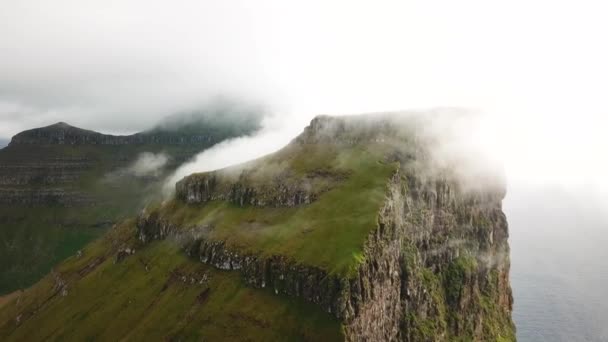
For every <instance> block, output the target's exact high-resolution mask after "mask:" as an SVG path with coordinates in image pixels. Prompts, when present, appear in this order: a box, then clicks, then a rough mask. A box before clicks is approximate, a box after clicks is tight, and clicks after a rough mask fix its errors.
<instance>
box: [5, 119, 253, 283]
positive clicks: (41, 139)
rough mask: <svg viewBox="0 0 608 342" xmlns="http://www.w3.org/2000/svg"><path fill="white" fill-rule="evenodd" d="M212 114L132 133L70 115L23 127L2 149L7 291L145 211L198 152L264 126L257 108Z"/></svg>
mask: <svg viewBox="0 0 608 342" xmlns="http://www.w3.org/2000/svg"><path fill="white" fill-rule="evenodd" d="M205 114H206V113H197V115H190V116H189V121H188V122H187V125H186V126H187V127H182V126H177V127H172V128H166V127H165V125H164V124H163V125H158V126H155V127H154V128H152V129H150V130H148V131H144V132H140V133H137V134H132V135H125V136H117V135H108V134H102V133H98V132H94V131H90V130H86V129H82V128H78V127H74V126H71V125H69V124H67V123H64V122H59V123H56V124H54V125H50V126H47V127H41V128H35V129H31V130H27V131H24V132H21V133H19V134H17V135H15V136H14V137H13V138H12V139H11V142H10V143H9V144H8V146H7V147H5V148H3V149H1V150H0V243H1V245H2V246H3V247H2V248H0V294H2V293H7V292H10V291H14V290H15V289H18V288H24V287H27V286H29V285H31V284H33V283H34V282H35V281H37V280H39V279H40V277H41V276H43V275H44V274H46V273H48V272H49V270H50V269H51V267H52V265H54V264H56V263H57V262H58V261H60V260H62V259H64V258H66V257H67V256H69V255H72V254H73V253H75V252H76V251H77V250H78V249H79V248H81V247H83V246H84V245H85V244H86V243H87V242H89V241H91V240H92V239H94V238H96V237H98V236H99V235H100V234H102V233H103V232H104V231H105V230H106V229H107V228H109V227H111V226H112V225H113V224H114V223H116V222H118V221H121V220H124V219H125V218H127V217H129V216H132V215H134V214H135V213H137V211H138V210H139V209H141V208H142V207H143V206H144V205H145V204H146V203H147V202H149V201H151V200H153V199H154V198H156V197H158V196H159V195H160V188H161V186H162V182H163V180H164V178H165V177H166V176H167V175H168V174H169V173H170V172H172V171H173V170H175V169H176V168H177V167H178V166H179V165H180V164H182V163H183V162H185V161H187V160H188V159H190V158H191V157H193V156H194V155H195V154H197V153H198V152H200V151H202V150H204V149H205V148H208V147H210V146H212V145H214V144H216V143H218V142H220V141H222V140H225V139H228V138H231V137H236V136H241V135H243V134H248V133H251V132H253V131H255V130H257V129H259V127H260V126H259V124H260V122H259V120H258V118H261V117H260V116H257V115H251V116H249V117H248V118H249V120H248V121H243V122H242V124H240V125H234V124H233V123H232V122H230V123H228V122H220V121H217V120H216V121H213V122H211V121H210V120H209V119H207V117H209V115H208V114H207V115H205ZM183 123H184V124H186V121H183Z"/></svg>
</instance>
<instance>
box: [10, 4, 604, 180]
mask: <svg viewBox="0 0 608 342" xmlns="http://www.w3.org/2000/svg"><path fill="white" fill-rule="evenodd" d="M606 13H607V11H606V7H605V5H604V4H603V2H602V1H597V2H593V1H584V0H583V1H580V0H577V1H574V0H571V1H548V0H547V1H529V0H526V1H524V0H515V1H488V0H464V1H437V0H425V1H395V2H389V1H373V2H372V1H369V2H358V1H331V2H330V1H298V2H295V1H293V2H292V1H255V2H252V1H245V0H243V1H163V2H160V1H149V0H148V1H120V0H119V1H108V0H106V1H82V0H74V1H68V0H56V1H30V0H20V1H8V0H0V46H1V48H2V53H1V54H0V75H1V77H0V138H8V137H10V136H12V135H13V134H15V133H17V132H19V131H21V130H23V129H27V128H32V127H36V126H41V125H46V124H51V123H54V122H57V121H66V122H69V123H71V124H74V125H78V126H82V127H86V128H90V129H95V130H100V131H104V132H117V133H122V132H132V131H136V130H140V129H144V128H146V127H149V126H150V125H152V124H153V123H154V122H156V121H157V120H158V119H159V118H161V117H163V116H165V115H168V114H171V113H173V112H176V111H181V110H188V109H192V108H196V107H200V106H202V105H204V103H205V102H206V101H207V100H208V99H209V98H211V97H213V96H216V95H218V94H219V95H223V96H232V97H234V98H237V99H246V100H253V101H258V102H263V103H265V104H266V105H267V106H269V108H271V109H272V111H274V112H275V113H276V114H277V115H280V116H292V117H297V118H300V119H301V118H306V119H308V118H309V117H311V116H313V115H315V114H319V113H330V114H337V113H354V112H366V111H380V110H389V109H410V108H426V107H437V106H463V107H469V108H476V109H479V110H481V111H483V112H486V113H489V114H491V116H492V117H493V118H494V119H493V120H492V125H491V126H492V127H495V128H496V127H497V128H498V129H497V130H496V131H489V133H488V135H489V136H490V138H492V139H490V140H492V141H491V142H487V143H486V144H487V145H488V146H489V147H490V148H492V149H495V150H496V151H497V153H498V152H499V151H500V152H501V153H503V154H505V155H506V157H505V158H506V159H509V158H510V159H517V161H513V162H511V163H510V166H509V167H511V168H512V169H514V170H513V171H512V173H513V174H514V175H516V174H517V173H520V174H523V173H525V174H526V176H527V175H529V174H531V173H533V172H534V173H535V174H536V176H535V177H536V178H543V179H544V178H545V177H554V178H559V179H562V178H564V177H570V178H577V179H580V178H581V177H582V176H583V175H584V176H585V177H586V176H587V175H586V173H588V172H592V173H594V174H593V175H589V177H595V178H599V177H603V175H605V174H606V173H608V167H607V166H606V163H605V162H604V161H603V159H605V158H604V157H603V155H605V153H603V152H602V156H600V155H598V153H599V152H601V151H605V150H604V148H606V147H608V143H607V141H608V140H607V138H606V137H605V136H606V135H605V134H604V133H603V132H604V130H605V119H604V117H605V116H606V115H607V114H608V110H607V109H608V105H607V104H606V101H605V90H606V89H607V88H608V87H607V84H606V80H607V77H608V63H606V61H607V60H608V51H607V45H606V44H605V32H608V21H606V20H605V17H606ZM300 121H303V120H299V121H298V122H300ZM497 137H498V139H494V138H497ZM530 165H533V167H530ZM531 169H534V170H533V172H532V171H531ZM557 170H559V171H557Z"/></svg>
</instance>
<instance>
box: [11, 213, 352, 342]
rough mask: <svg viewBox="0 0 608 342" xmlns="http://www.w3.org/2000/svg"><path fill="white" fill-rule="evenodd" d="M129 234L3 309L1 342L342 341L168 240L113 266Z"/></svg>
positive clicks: (325, 323) (319, 322)
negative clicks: (146, 341)
mask: <svg viewBox="0 0 608 342" xmlns="http://www.w3.org/2000/svg"><path fill="white" fill-rule="evenodd" d="M134 229H135V227H134V226H133V221H130V222H126V223H124V224H122V225H120V226H117V227H116V228H114V229H112V230H111V231H109V233H108V234H106V235H105V236H104V237H103V238H102V239H100V240H98V241H96V242H94V243H92V244H90V245H89V246H87V247H86V248H85V249H83V251H82V255H80V256H78V257H77V256H73V257H71V258H69V259H67V260H66V261H65V262H63V263H62V264H60V265H59V266H58V267H56V268H55V269H54V271H53V273H51V274H50V275H48V276H47V277H45V278H44V279H43V280H42V281H40V282H39V283H38V284H36V285H35V286H34V287H32V288H30V289H28V290H26V291H24V292H22V293H19V294H18V295H17V297H16V299H15V300H16V302H15V301H13V302H10V303H8V304H5V307H4V308H3V310H2V313H1V314H0V321H1V322H4V323H3V324H2V325H1V327H0V336H5V338H3V340H15V341H22V340H28V341H36V340H45V341H54V340H58V341H64V340H90V339H96V340H103V341H106V340H107V341H116V340H142V339H154V340H161V339H171V340H183V339H186V340H201V339H204V340H226V339H230V340H258V341H279V340H284V341H298V340H308V341H313V340H314V341H327V340H336V339H339V338H340V334H341V331H340V326H339V324H338V322H337V321H336V320H335V319H333V318H332V317H330V316H329V315H327V314H325V313H323V312H322V311H321V310H320V309H318V308H317V307H315V306H313V305H311V304H307V303H304V302H302V301H300V300H297V299H293V298H287V297H277V296H275V295H273V294H272V293H271V292H270V291H262V290H256V289H252V288H248V287H246V286H245V284H244V282H243V280H242V279H241V278H240V277H239V275H238V274H236V273H231V272H222V271H218V270H215V269H214V268H212V267H210V266H206V265H202V264H200V263H198V262H195V261H193V260H191V259H189V258H187V257H186V256H185V255H184V254H183V253H182V252H181V250H179V249H178V248H177V246H176V245H175V244H174V243H172V242H171V241H162V242H155V243H152V244H150V245H148V246H146V247H145V248H143V249H142V250H141V252H140V251H136V252H135V254H133V255H130V256H127V257H125V258H124V260H120V261H119V262H116V260H117V258H116V255H117V253H118V251H119V250H121V248H124V246H125V245H129V244H131V245H136V244H137V242H136V241H134V240H135V236H134V234H133V233H134ZM15 317H18V320H19V322H16V321H15Z"/></svg>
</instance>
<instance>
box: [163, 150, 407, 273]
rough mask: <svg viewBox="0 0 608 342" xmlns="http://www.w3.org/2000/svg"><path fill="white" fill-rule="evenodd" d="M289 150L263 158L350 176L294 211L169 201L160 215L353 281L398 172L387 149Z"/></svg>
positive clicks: (251, 250)
mask: <svg viewBox="0 0 608 342" xmlns="http://www.w3.org/2000/svg"><path fill="white" fill-rule="evenodd" d="M293 149H294V148H293V147H290V148H288V149H286V150H284V151H280V152H278V153H277V154H276V155H273V156H271V157H269V158H265V159H263V160H260V162H263V163H261V165H262V167H268V165H269V164H271V163H275V162H276V163H280V164H281V165H285V164H287V167H288V168H289V170H290V171H291V172H292V173H295V174H296V175H297V174H306V173H307V172H310V171H312V170H315V169H319V168H324V169H328V168H329V169H331V170H335V171H336V172H342V173H343V174H347V175H348V176H347V177H346V178H345V179H343V180H340V181H337V184H335V185H334V186H333V187H332V188H331V190H329V191H327V192H325V193H323V194H322V195H320V197H319V198H318V199H317V200H316V201H314V202H313V203H312V204H309V205H303V206H299V207H296V208H271V207H254V206H244V207H239V206H237V205H234V204H230V203H227V202H223V201H213V202H209V203H206V204H204V205H186V204H183V203H181V202H179V201H172V202H170V203H168V204H166V205H165V206H164V207H162V208H160V212H161V214H162V215H163V216H164V217H165V218H167V219H169V220H171V221H172V222H174V223H176V224H178V225H180V226H181V227H183V228H188V227H194V226H200V225H206V226H209V227H212V229H211V230H210V231H209V232H207V236H206V238H208V239H211V240H215V241H225V242H226V244H227V245H229V246H230V247H231V248H235V249H238V250H239V251H243V252H246V253H254V254H258V255H263V256H270V255H282V256H285V257H288V258H292V259H293V260H295V261H296V262H299V263H303V264H308V265H313V266H318V267H321V268H323V269H326V270H327V271H329V273H331V274H338V275H350V274H352V273H353V272H354V271H356V269H357V266H358V265H359V264H360V263H361V261H362V260H363V247H364V244H365V242H366V240H367V237H368V235H369V233H370V232H371V231H372V230H374V229H375V228H377V218H378V213H379V210H380V208H381V207H382V205H383V204H384V201H385V194H386V190H387V183H388V181H389V179H390V176H391V175H392V174H393V173H394V172H395V170H396V169H397V165H396V164H394V163H386V162H384V152H385V151H384V150H383V149H382V148H381V147H379V146H377V145H372V144H370V145H369V146H366V147H363V146H354V147H343V148H341V149H340V150H338V149H336V148H335V146H318V145H314V146H305V147H303V148H302V149H303V150H298V149H296V150H295V151H294V150H293Z"/></svg>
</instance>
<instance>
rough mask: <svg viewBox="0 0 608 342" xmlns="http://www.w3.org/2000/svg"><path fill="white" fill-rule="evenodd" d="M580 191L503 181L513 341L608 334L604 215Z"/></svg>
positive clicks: (607, 225) (606, 219) (607, 243)
mask: <svg viewBox="0 0 608 342" xmlns="http://www.w3.org/2000/svg"><path fill="white" fill-rule="evenodd" d="M603 208H605V206H604V205H603V204H602V203H599V202H598V201H597V198H595V197H594V196H591V195H590V194H588V193H585V191H584V190H583V191H576V190H575V191H574V192H572V190H565V189H562V188H559V187H551V186H548V187H510V189H509V192H508V194H507V197H506V198H505V201H504V210H505V213H506V214H507V218H508V220H509V227H510V238H509V242H510V245H511V286H512V288H513V295H514V311H513V319H514V321H515V324H516V326H517V338H518V340H519V341H539V342H542V341H551V342H553V341H557V342H559V341H568V342H570V341H608V215H607V213H606V210H605V209H604V210H603Z"/></svg>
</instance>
